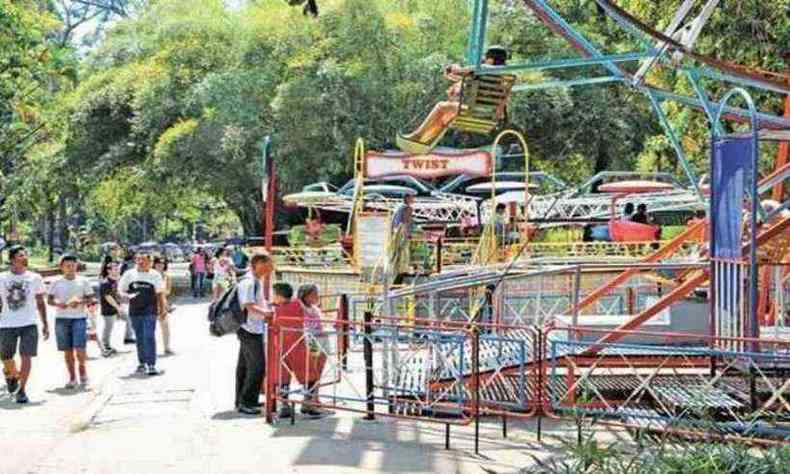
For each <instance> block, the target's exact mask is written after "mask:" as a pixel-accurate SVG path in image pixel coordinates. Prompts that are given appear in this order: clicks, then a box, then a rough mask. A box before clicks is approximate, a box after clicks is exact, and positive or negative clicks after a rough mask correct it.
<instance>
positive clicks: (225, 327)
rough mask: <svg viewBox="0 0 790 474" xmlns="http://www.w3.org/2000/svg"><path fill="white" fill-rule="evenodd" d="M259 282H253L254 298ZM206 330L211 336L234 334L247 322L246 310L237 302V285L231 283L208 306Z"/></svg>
mask: <svg viewBox="0 0 790 474" xmlns="http://www.w3.org/2000/svg"><path fill="white" fill-rule="evenodd" d="M258 287H259V283H258V282H257V281H256V282H255V290H254V291H255V293H254V298H255V299H256V300H257V298H258ZM208 322H209V326H208V332H209V334H211V335H212V336H217V337H220V336H224V335H226V334H235V333H236V332H237V331H238V330H239V328H241V325H242V324H244V323H246V322H247V311H246V310H245V309H244V308H242V307H241V304H240V303H239V286H238V285H233V287H231V288H230V289H229V290H227V291H225V293H223V294H222V297H220V299H219V300H217V301H216V302H214V303H211V306H209V308H208Z"/></svg>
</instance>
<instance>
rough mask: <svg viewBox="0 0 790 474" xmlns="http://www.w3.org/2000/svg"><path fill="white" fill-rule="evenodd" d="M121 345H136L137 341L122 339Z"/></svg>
mask: <svg viewBox="0 0 790 474" xmlns="http://www.w3.org/2000/svg"><path fill="white" fill-rule="evenodd" d="M123 343H124V344H137V341H136V340H135V339H124V340H123Z"/></svg>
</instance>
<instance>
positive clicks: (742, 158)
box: [711, 137, 753, 259]
mask: <svg viewBox="0 0 790 474" xmlns="http://www.w3.org/2000/svg"><path fill="white" fill-rule="evenodd" d="M752 146H753V143H752V139H751V137H749V138H737V139H730V138H728V139H726V140H721V141H717V142H714V143H713V176H712V177H711V220H712V225H713V236H712V237H713V239H714V241H713V242H711V247H712V250H713V257H714V258H722V259H740V258H741V257H742V248H743V240H742V239H743V209H744V190H745V187H746V185H747V184H749V182H750V177H751V169H752Z"/></svg>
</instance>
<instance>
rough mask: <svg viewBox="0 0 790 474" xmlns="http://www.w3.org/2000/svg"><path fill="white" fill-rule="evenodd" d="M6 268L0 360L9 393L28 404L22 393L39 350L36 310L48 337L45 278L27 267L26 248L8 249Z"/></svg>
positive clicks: (0, 289)
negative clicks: (17, 355)
mask: <svg viewBox="0 0 790 474" xmlns="http://www.w3.org/2000/svg"><path fill="white" fill-rule="evenodd" d="M8 260H9V263H10V268H9V271H7V272H3V273H0V359H2V361H3V373H4V374H5V379H6V389H7V390H8V393H10V394H12V395H14V394H16V402H17V403H27V402H28V398H27V394H26V393H25V388H26V386H27V380H28V377H30V371H31V369H32V366H33V360H32V359H33V357H35V356H36V354H37V353H38V326H37V321H36V310H38V317H39V318H40V320H41V332H42V335H43V336H44V340H46V339H48V338H49V326H48V325H47V305H46V303H45V301H44V280H42V278H41V275H39V274H38V273H33V272H31V271H28V269H27V250H25V248H24V247H22V246H20V245H15V246H13V247H11V248H10V249H9V250H8ZM17 346H19V355H20V357H21V359H22V364H21V368H20V369H19V370H17V365H16V361H15V360H14V356H15V355H16V352H17Z"/></svg>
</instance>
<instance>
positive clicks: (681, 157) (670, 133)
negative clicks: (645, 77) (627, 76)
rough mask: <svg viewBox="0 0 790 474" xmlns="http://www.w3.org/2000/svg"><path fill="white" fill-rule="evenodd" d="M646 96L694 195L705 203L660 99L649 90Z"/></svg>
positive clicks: (695, 177)
mask: <svg viewBox="0 0 790 474" xmlns="http://www.w3.org/2000/svg"><path fill="white" fill-rule="evenodd" d="M645 94H646V95H647V97H648V98H649V99H650V103H651V104H652V105H653V110H655V112H656V115H658V120H659V121H660V122H661V126H662V127H663V128H664V133H665V134H666V136H667V138H668V139H669V142H670V143H671V144H672V148H674V149H675V153H676V154H677V156H678V161H680V165H681V166H682V167H683V171H684V172H685V173H686V177H687V178H688V180H689V181H690V182H691V187H692V189H694V194H696V195H697V197H698V198H699V200H700V202H704V200H705V198H704V197H703V196H702V193H701V192H700V190H699V183H698V182H697V176H696V175H695V174H694V171H693V170H692V169H691V166H689V163H688V160H687V159H686V154H685V152H684V151H683V146H682V145H681V144H680V141H679V140H678V138H677V136H676V135H675V131H674V130H672V125H671V124H670V123H669V120H668V119H667V116H666V114H665V113H664V110H663V109H662V108H661V104H659V102H658V99H657V98H656V96H655V95H654V94H653V91H652V90H650V89H647V90H646V91H645Z"/></svg>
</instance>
